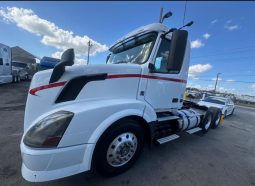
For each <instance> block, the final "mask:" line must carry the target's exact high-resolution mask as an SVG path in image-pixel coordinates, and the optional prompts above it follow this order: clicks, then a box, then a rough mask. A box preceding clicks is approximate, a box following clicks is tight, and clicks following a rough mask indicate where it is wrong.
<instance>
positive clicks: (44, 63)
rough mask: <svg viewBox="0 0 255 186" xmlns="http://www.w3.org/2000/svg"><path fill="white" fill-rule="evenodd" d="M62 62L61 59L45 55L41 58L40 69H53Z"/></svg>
mask: <svg viewBox="0 0 255 186" xmlns="http://www.w3.org/2000/svg"><path fill="white" fill-rule="evenodd" d="M59 62H60V59H57V58H53V57H46V56H44V57H43V58H42V59H41V60H40V65H39V71H41V70H47V69H52V68H54V67H55V66H56V64H58V63H59Z"/></svg>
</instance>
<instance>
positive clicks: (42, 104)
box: [24, 64, 142, 129]
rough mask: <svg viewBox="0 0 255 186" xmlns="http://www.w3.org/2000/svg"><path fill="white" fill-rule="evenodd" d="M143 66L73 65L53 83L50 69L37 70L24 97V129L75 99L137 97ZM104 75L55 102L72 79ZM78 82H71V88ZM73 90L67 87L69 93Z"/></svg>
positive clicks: (75, 100)
mask: <svg viewBox="0 0 255 186" xmlns="http://www.w3.org/2000/svg"><path fill="white" fill-rule="evenodd" d="M141 71H142V68H141V66H140V65H137V64H104V65H73V66H70V67H66V70H65V72H64V74H63V75H62V77H61V78H60V79H59V80H58V81H57V82H54V83H51V84H50V83H49V80H50V77H51V74H52V72H53V70H52V69H50V70H44V71H40V72H38V73H36V74H35V75H34V76H33V79H32V81H31V84H30V88H29V93H28V97H27V103H26V109H25V119H24V129H27V128H28V126H30V125H31V124H32V123H33V122H35V120H37V119H39V118H40V117H42V116H44V115H45V114H46V115H47V113H50V112H51V111H52V110H57V109H61V107H62V106H63V105H66V104H72V102H77V101H89V100H97V99H122V98H123V99H136V97H137V89H138V85H139V80H140V78H139V77H140V75H141ZM95 74H106V75H107V78H106V79H105V80H100V81H90V82H88V83H87V84H86V85H85V86H84V87H82V88H81V90H80V91H79V92H78V94H77V95H76V96H75V99H73V100H71V101H64V102H60V103H57V102H56V99H57V98H59V95H60V94H61V93H62V94H63V92H62V91H63V90H64V88H66V87H65V86H66V85H67V84H68V83H69V84H70V82H71V79H73V78H75V77H79V76H86V75H95ZM79 85H80V82H76V84H74V88H76V87H77V86H79ZM72 91H73V90H69V92H68V93H70V92H72Z"/></svg>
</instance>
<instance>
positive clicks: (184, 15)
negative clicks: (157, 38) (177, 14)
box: [182, 0, 187, 25]
mask: <svg viewBox="0 0 255 186" xmlns="http://www.w3.org/2000/svg"><path fill="white" fill-rule="evenodd" d="M186 7H187V0H186V1H185V6H184V12H183V20H182V24H183V25H184V21H185V17H186Z"/></svg>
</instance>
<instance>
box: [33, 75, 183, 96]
mask: <svg viewBox="0 0 255 186" xmlns="http://www.w3.org/2000/svg"><path fill="white" fill-rule="evenodd" d="M115 78H147V79H158V80H164V81H173V82H177V83H187V81H186V80H183V79H177V78H167V77H160V76H151V75H141V74H112V75H108V76H107V79H115ZM65 83H66V81H63V82H56V83H51V84H48V85H42V86H39V87H36V88H32V89H30V91H29V93H30V94H31V95H33V96H38V95H37V94H36V92H38V91H41V90H45V89H49V88H54V87H60V86H64V85H65Z"/></svg>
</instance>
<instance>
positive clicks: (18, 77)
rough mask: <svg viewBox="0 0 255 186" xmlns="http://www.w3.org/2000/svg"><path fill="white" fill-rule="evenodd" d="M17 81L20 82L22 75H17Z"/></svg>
mask: <svg viewBox="0 0 255 186" xmlns="http://www.w3.org/2000/svg"><path fill="white" fill-rule="evenodd" d="M17 82H18V83H19V82H20V76H19V75H18V76H17Z"/></svg>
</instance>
